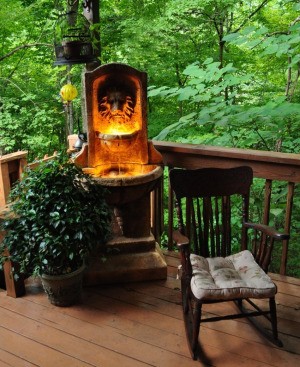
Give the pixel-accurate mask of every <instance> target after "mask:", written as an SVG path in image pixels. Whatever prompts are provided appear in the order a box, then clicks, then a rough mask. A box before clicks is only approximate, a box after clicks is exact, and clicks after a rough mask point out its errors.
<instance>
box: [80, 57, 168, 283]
mask: <svg viewBox="0 0 300 367" xmlns="http://www.w3.org/2000/svg"><path fill="white" fill-rule="evenodd" d="M83 89H84V92H85V98H83V111H84V116H83V120H84V125H85V130H86V133H87V142H86V143H84V144H83V146H82V149H81V150H80V152H79V153H78V154H77V155H76V157H75V158H74V161H75V164H77V166H79V167H81V168H82V169H83V171H84V172H85V173H87V174H89V175H90V176H92V177H93V179H94V180H95V181H96V182H97V183H98V184H99V185H102V186H104V187H106V188H107V189H108V194H107V201H108V203H109V205H111V207H112V210H113V213H114V218H113V219H114V220H113V223H112V228H113V236H112V240H111V241H110V242H109V243H108V244H105V249H104V254H105V255H104V256H105V257H106V258H107V259H106V261H105V262H103V255H102V254H101V253H100V252H99V253H98V254H96V255H95V256H94V258H92V260H91V263H90V264H89V266H88V269H87V272H86V275H85V283H86V284H87V285H89V284H90V285H96V284H99V283H100V284H101V283H115V282H125V281H126V282H127V281H142V280H153V279H165V278H166V276H167V264H166V262H165V260H164V257H163V254H162V252H161V250H160V249H159V246H158V244H157V243H156V241H155V239H154V237H153V235H152V233H151V215H150V214H151V207H150V196H151V192H152V191H153V190H156V187H157V184H158V182H160V180H161V179H162V177H163V169H162V164H163V160H162V156H161V154H160V153H159V152H158V151H157V150H156V149H155V148H154V146H153V144H152V142H151V141H148V137H147V74H146V73H144V72H141V71H138V70H137V69H134V68H132V67H130V66H128V65H125V64H119V63H112V64H107V65H102V66H100V67H98V68H96V69H95V70H92V71H87V72H85V73H84V75H83ZM99 241H101V239H100V238H99Z"/></svg>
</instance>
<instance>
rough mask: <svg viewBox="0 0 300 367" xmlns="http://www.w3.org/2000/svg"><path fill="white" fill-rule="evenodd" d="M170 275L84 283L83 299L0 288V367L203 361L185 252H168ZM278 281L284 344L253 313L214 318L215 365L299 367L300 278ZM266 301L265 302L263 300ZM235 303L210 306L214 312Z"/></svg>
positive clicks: (32, 285)
mask: <svg viewBox="0 0 300 367" xmlns="http://www.w3.org/2000/svg"><path fill="white" fill-rule="evenodd" d="M167 262H168V279H167V280H164V281H153V282H142V283H130V284H129V283H128V284H118V285H109V286H99V287H89V288H85V289H84V294H83V302H82V303H81V304H80V305H76V306H73V307H68V308H59V307H55V306H53V305H51V304H50V303H49V302H48V300H47V297H46V295H45V293H44V292H43V290H42V288H41V286H40V283H39V282H38V281H34V280H31V281H29V282H28V284H27V285H26V288H27V294H26V296H24V297H21V298H17V299H14V298H11V297H7V296H6V293H5V292H4V291H1V292H0V367H2V366H3V367H4V366H14V367H18V366H22V367H23V366H29V367H31V366H41V367H48V366H53V365H57V366H61V367H64V366H67V367H68V366H72V367H76V366H80V367H87V366H95V367H98V366H101V367H103V366H104V367H106V366H107V367H114V366H124V367H126V366H130V367H137V366H141V367H145V366H158V367H169V366H170V367H177V366H187V367H188V366H195V365H197V366H199V365H200V366H201V365H203V366H204V364H203V363H200V362H195V361H193V360H192V359H191V358H190V354H189V351H188V347H187V343H186V338H185V330H184V324H183V321H182V310H181V296H180V282H179V281H178V280H176V273H177V266H178V256H177V255H176V254H173V253H170V254H168V256H167ZM272 277H273V278H274V279H275V281H276V283H277V285H278V291H279V293H278V297H277V303H278V322H279V334H280V338H281V339H282V341H283V343H284V347H283V348H278V347H275V346H274V345H273V344H271V343H269V342H268V341H267V340H265V339H264V338H263V337H262V336H261V335H260V334H259V333H258V332H257V331H256V330H255V329H254V328H253V326H252V325H251V324H250V323H249V322H248V321H247V320H246V319H239V320H228V321H220V322H215V323H207V324H205V325H204V326H203V327H202V328H201V332H200V339H201V345H202V347H203V350H204V351H205V353H206V354H207V356H208V357H209V360H210V361H211V365H213V366H222V367H226V366H228V367H229V366H230V367H235V366H251V367H267V366H268V367H270V366H275V367H282V366H289V367H296V366H298V365H299V363H300V335H299V334H300V320H299V309H300V292H299V290H300V281H299V280H298V279H294V278H289V277H283V276H278V275H274V276H273V275H272ZM262 302H263V301H262ZM233 309H234V305H233V304H232V303H228V304H215V305H206V306H205V309H204V312H205V313H207V314H223V313H225V312H227V311H229V312H230V311H233Z"/></svg>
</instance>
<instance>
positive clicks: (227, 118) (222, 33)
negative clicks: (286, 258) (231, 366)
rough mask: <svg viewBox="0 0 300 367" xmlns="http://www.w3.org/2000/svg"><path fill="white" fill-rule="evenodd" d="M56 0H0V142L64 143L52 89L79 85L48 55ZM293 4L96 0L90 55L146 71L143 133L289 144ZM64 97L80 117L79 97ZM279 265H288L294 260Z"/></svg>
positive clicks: (293, 98)
mask: <svg viewBox="0 0 300 367" xmlns="http://www.w3.org/2000/svg"><path fill="white" fill-rule="evenodd" d="M66 3H67V1H66V0H55V1H54V0H15V1H14V2H13V6H12V3H11V2H9V1H5V0H0V24H1V28H0V154H1V153H2V154H6V153H9V152H13V151H17V150H28V151H29V159H33V158H35V157H41V156H43V155H44V154H52V153H53V151H54V150H65V149H66V135H67V134H68V133H70V132H73V130H72V129H71V130H70V127H68V126H67V124H66V114H65V111H64V108H63V104H62V102H61V100H60V97H59V90H60V87H61V86H62V85H63V84H64V83H65V82H66V81H67V80H68V79H71V80H72V82H73V84H75V85H76V86H77V88H78V89H79V92H80V85H81V82H80V80H81V73H82V71H83V69H84V67H83V66H82V65H77V66H73V67H72V68H71V69H69V68H67V67H53V59H54V52H53V42H54V28H55V24H56V22H57V14H58V10H61V9H65V8H66ZM80 3H81V2H80ZM299 11H300V3H299V1H298V0H253V1H251V2H249V1H243V0H242V1H235V0H185V1H182V0H140V1H135V0H100V24H99V25H98V27H99V29H100V38H101V57H100V59H99V61H100V63H101V64H104V63H109V62H123V63H127V64H130V65H131V66H133V67H136V68H137V69H139V70H144V71H146V72H147V74H148V85H149V93H148V97H149V101H148V102H149V103H148V106H149V114H148V132H149V137H150V138H153V139H160V140H171V141H177V142H188V143H196V144H210V145H220V146H229V147H240V148H251V149H262V150H271V151H282V152H292V153H299V145H300V137H299V127H300V126H299V123H300V119H299V117H300V104H299V103H300V90H299V76H300V46H299V45H300V42H299V41H300V17H299ZM73 108H74V113H75V121H76V122H77V120H79V125H80V124H81V111H80V99H79V98H77V100H76V101H75V102H74V106H73ZM74 129H75V132H76V131H77V123H75V128H74ZM296 190H297V191H298V188H297V189H296ZM257 191H259V190H257ZM282 191H283V189H282V190H281V191H280V188H279V189H278V200H277V201H276V203H277V204H276V205H277V206H276V207H275V208H273V212H272V213H273V218H272V220H273V221H274V222H276V225H277V226H278V227H280V226H281V225H282V223H281V222H280V221H281V218H282V210H283V209H282V204H281V201H282V197H283V195H282ZM298 196H299V195H298V192H297V193H296V200H295V204H294V205H295V210H294V216H293V226H294V230H295V231H296V233H297V232H298V229H299V227H300V218H299V214H298V213H299V211H298V210H297V209H298V207H299V206H300V203H298V201H299V200H298V199H297V198H298ZM259 200H261V199H260V198H259ZM291 251H292V252H293V251H294V253H291V256H290V258H294V259H295V258H296V259H299V258H300V254H299V249H298V246H296V245H295V246H294V247H293V245H292V246H291ZM290 270H291V274H298V276H300V274H299V273H300V271H299V266H298V265H297V264H290Z"/></svg>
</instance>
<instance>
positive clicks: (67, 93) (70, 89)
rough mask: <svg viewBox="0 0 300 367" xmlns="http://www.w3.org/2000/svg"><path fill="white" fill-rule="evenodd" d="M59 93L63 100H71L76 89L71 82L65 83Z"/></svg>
mask: <svg viewBox="0 0 300 367" xmlns="http://www.w3.org/2000/svg"><path fill="white" fill-rule="evenodd" d="M59 94H60V96H61V98H62V99H63V101H64V102H71V101H73V99H75V98H76V97H77V95H78V91H77V89H76V87H75V86H74V85H73V84H65V85H64V86H63V87H62V88H61V90H60V92H59Z"/></svg>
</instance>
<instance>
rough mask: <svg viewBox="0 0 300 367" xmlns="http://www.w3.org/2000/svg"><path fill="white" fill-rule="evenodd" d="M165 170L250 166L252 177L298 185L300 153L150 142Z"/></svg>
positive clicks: (299, 179) (299, 178)
mask: <svg viewBox="0 0 300 367" xmlns="http://www.w3.org/2000/svg"><path fill="white" fill-rule="evenodd" d="M153 143H154V146H155V148H156V149H157V150H158V151H159V152H160V153H161V154H162V155H163V160H164V164H165V165H166V166H169V167H181V168H189V169H193V168H198V167H200V166H201V167H224V168H226V167H234V166H239V165H248V166H251V167H252V169H253V172H254V176H255V177H260V178H265V179H270V180H279V181H288V182H295V183H296V182H300V154H293V153H280V152H269V151H261V150H252V149H240V148H225V147H216V146H209V145H197V144H182V143H173V142H165V141H154V142H153Z"/></svg>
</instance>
